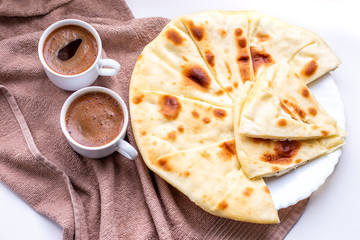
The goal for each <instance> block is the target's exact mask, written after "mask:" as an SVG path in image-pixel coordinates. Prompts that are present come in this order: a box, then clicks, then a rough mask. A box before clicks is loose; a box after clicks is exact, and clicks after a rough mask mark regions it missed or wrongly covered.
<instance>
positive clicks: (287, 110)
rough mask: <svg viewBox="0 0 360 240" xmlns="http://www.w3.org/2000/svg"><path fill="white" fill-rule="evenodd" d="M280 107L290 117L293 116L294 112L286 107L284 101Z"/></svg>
mask: <svg viewBox="0 0 360 240" xmlns="http://www.w3.org/2000/svg"><path fill="white" fill-rule="evenodd" d="M280 107H281V109H282V110H283V111H284V112H286V113H287V114H289V115H292V112H291V111H290V110H289V109H288V108H287V107H286V105H285V104H284V103H283V102H282V101H280Z"/></svg>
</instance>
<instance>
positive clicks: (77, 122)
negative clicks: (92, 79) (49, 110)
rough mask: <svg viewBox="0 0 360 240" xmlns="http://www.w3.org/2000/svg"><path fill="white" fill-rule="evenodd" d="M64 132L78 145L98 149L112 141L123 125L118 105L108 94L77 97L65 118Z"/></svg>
mask: <svg viewBox="0 0 360 240" xmlns="http://www.w3.org/2000/svg"><path fill="white" fill-rule="evenodd" d="M65 123H66V128H67V130H68V131H69V134H70V136H71V137H72V138H73V139H74V140H75V141H77V142H78V143H80V144H82V145H84V146H88V147H97V146H102V145H105V144H107V143H109V142H111V141H112V140H114V139H115V138H116V137H117V136H118V135H119V133H120V132H121V129H122V127H123V125H124V116H123V111H122V108H121V106H120V104H119V103H118V101H117V100H116V99H115V98H113V97H112V96H110V95H109V94H107V93H103V92H89V93H86V94H84V95H81V96H79V97H77V98H76V99H75V100H74V101H73V102H72V103H71V104H70V105H69V107H68V109H67V111H66V115H65Z"/></svg>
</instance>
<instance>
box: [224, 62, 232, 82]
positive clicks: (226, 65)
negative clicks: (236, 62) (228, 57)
mask: <svg viewBox="0 0 360 240" xmlns="http://www.w3.org/2000/svg"><path fill="white" fill-rule="evenodd" d="M225 67H226V71H227V73H228V74H229V76H228V79H229V80H230V79H231V77H232V72H231V68H230V65H229V63H228V62H225Z"/></svg>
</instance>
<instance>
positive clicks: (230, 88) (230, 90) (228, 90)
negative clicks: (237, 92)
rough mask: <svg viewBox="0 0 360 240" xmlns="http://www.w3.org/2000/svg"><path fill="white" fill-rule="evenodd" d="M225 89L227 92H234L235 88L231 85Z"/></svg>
mask: <svg viewBox="0 0 360 240" xmlns="http://www.w3.org/2000/svg"><path fill="white" fill-rule="evenodd" d="M225 90H226V91H227V92H232V90H233V88H232V87H231V86H229V87H226V88H225Z"/></svg>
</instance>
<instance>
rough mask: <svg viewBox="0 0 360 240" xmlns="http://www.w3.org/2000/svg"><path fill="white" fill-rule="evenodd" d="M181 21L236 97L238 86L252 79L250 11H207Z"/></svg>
mask: <svg viewBox="0 0 360 240" xmlns="http://www.w3.org/2000/svg"><path fill="white" fill-rule="evenodd" d="M182 22H183V23H184V25H185V27H186V28H187V30H188V32H189V34H190V35H191V37H192V39H193V40H194V42H195V43H196V45H197V46H198V48H199V51H200V52H201V55H202V56H203V58H204V61H205V62H206V63H207V65H208V67H209V69H210V70H211V72H212V73H213V75H214V77H215V79H216V80H217V81H218V82H219V84H220V86H221V87H222V88H223V89H224V90H225V91H226V92H227V94H228V95H229V96H231V97H232V99H235V98H236V95H237V89H238V88H239V87H241V86H242V85H243V84H244V82H246V81H251V80H252V78H253V75H252V72H253V71H252V66H251V62H250V48H249V41H248V24H249V19H248V14H247V12H229V11H204V12H199V13H195V14H191V15H186V16H184V17H182Z"/></svg>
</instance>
